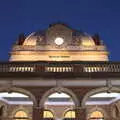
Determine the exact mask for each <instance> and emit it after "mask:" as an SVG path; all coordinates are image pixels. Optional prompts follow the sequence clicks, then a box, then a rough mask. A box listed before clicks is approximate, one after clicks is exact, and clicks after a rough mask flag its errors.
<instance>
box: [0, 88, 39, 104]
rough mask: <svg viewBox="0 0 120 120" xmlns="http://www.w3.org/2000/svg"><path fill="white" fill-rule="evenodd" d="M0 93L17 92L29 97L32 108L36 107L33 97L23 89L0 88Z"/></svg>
mask: <svg viewBox="0 0 120 120" xmlns="http://www.w3.org/2000/svg"><path fill="white" fill-rule="evenodd" d="M0 92H8V93H11V92H18V93H22V94H25V95H27V96H29V98H30V99H31V100H32V101H33V104H34V106H37V101H36V98H35V96H34V95H33V94H32V93H31V92H29V91H27V90H25V89H23V88H18V87H1V88H0Z"/></svg>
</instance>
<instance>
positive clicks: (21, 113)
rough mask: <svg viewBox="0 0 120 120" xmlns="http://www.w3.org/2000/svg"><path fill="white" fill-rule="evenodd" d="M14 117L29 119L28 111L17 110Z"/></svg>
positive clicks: (23, 119)
mask: <svg viewBox="0 0 120 120" xmlns="http://www.w3.org/2000/svg"><path fill="white" fill-rule="evenodd" d="M14 119H15V120H26V119H27V120H28V115H27V113H26V112H24V111H22V110H20V111H17V112H16V113H15V115H14Z"/></svg>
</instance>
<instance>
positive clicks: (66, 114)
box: [64, 110, 75, 118]
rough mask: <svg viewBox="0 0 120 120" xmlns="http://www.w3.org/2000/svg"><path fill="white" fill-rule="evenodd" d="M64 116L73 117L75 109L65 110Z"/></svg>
mask: <svg viewBox="0 0 120 120" xmlns="http://www.w3.org/2000/svg"><path fill="white" fill-rule="evenodd" d="M64 118H75V111H73V110H69V111H67V112H65V114H64Z"/></svg>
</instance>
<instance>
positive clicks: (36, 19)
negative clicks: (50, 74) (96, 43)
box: [0, 0, 120, 61]
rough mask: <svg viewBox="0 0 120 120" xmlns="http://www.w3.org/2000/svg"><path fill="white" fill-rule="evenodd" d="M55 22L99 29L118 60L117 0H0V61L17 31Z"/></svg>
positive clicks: (119, 12) (119, 9) (119, 13)
mask: <svg viewBox="0 0 120 120" xmlns="http://www.w3.org/2000/svg"><path fill="white" fill-rule="evenodd" d="M57 21H63V22H65V23H67V24H69V25H70V26H71V27H72V28H76V29H79V30H82V31H85V32H88V33H90V34H94V33H97V32H99V33H100V36H101V39H102V40H103V41H104V43H105V44H106V45H107V47H108V50H109V51H110V60H112V61H120V0H0V60H1V61H3V60H6V61H7V60H8V53H9V52H10V50H11V48H12V45H13V43H15V41H16V39H17V36H18V34H19V33H21V32H24V33H25V34H27V35H28V34H29V33H31V32H34V31H36V30H38V29H41V28H47V27H48V25H49V24H50V23H54V22H57Z"/></svg>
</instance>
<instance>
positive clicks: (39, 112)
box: [32, 107, 44, 120]
mask: <svg viewBox="0 0 120 120" xmlns="http://www.w3.org/2000/svg"><path fill="white" fill-rule="evenodd" d="M43 111H44V109H43V108H39V107H33V114H32V120H42V118H43Z"/></svg>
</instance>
